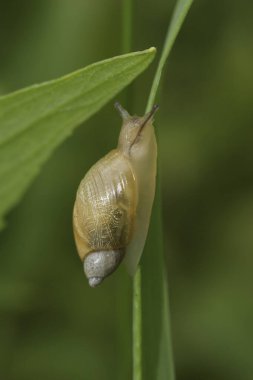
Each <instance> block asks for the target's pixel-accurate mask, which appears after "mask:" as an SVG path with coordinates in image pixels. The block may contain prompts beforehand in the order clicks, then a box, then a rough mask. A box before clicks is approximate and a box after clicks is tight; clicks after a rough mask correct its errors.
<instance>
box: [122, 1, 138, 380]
mask: <svg viewBox="0 0 253 380" xmlns="http://www.w3.org/2000/svg"><path fill="white" fill-rule="evenodd" d="M122 1H123V6H122V45H121V46H122V52H123V53H128V52H130V51H131V47H132V35H133V0H122ZM125 96H126V105H127V107H128V109H130V108H131V103H132V99H133V96H132V88H129V87H128V89H127V91H126V95H125ZM132 302H133V303H132V313H133V315H132V326H133V327H132V334H133V336H132V339H133V342H132V347H133V350H132V355H133V380H142V313H141V306H142V305H141V270H140V267H139V266H138V268H137V271H136V274H135V276H134V279H133V301H132Z"/></svg>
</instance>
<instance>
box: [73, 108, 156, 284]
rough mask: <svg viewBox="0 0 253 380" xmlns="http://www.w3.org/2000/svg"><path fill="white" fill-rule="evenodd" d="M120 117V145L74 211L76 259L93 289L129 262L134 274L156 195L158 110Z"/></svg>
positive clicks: (96, 168)
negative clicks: (155, 121) (120, 265)
mask: <svg viewBox="0 0 253 380" xmlns="http://www.w3.org/2000/svg"><path fill="white" fill-rule="evenodd" d="M115 107H116V108H117V110H118V111H119V113H120V114H121V117H122V119H123V124H122V127H121V131H120V135H119V140H118V146H117V148H116V149H114V150H112V151H111V152H110V153H108V154H107V155H106V156H104V157H103V158H102V159H100V160H99V161H98V162H97V163H96V164H95V165H93V166H92V167H91V169H90V170H89V171H88V173H87V174H86V175H85V177H84V178H83V180H82V181H81V183H80V185H79V187H78V190H77V194H76V201H75V205H74V210H73V228H74V236H75V242H76V247H77V251H78V254H79V256H80V258H81V260H82V261H83V265H84V272H85V275H86V277H87V278H88V281H89V285H90V286H92V287H94V286H96V285H98V284H100V283H101V282H102V281H103V279H104V278H105V277H107V276H108V275H109V274H111V273H112V272H114V271H115V270H116V268H117V267H118V265H119V264H120V262H121V261H122V260H123V258H124V260H125V262H126V265H127V268H128V271H129V272H130V273H131V274H133V273H134V272H135V269H136V267H137V264H138V262H139V260H140V256H141V254H142V251H143V248H144V244H145V240H146V236H147V232H148V227H149V220H150V214H151V209H152V204H153V200H154V194H155V180H156V158H157V148H156V138H155V132H154V128H153V125H152V121H153V115H154V113H155V111H156V110H157V108H158V106H156V105H155V106H154V107H153V108H152V110H151V111H150V112H149V113H147V114H146V115H144V116H143V117H138V116H130V115H129V114H128V112H127V111H126V110H124V109H123V108H122V107H121V105H120V104H119V103H116V104H115Z"/></svg>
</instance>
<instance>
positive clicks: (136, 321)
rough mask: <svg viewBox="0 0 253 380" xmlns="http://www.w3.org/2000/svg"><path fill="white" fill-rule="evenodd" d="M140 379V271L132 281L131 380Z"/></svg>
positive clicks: (138, 269) (138, 270)
mask: <svg viewBox="0 0 253 380" xmlns="http://www.w3.org/2000/svg"><path fill="white" fill-rule="evenodd" d="M141 379H142V311H141V269H140V266H138V268H137V271H136V274H135V276H134V280H133V380H141Z"/></svg>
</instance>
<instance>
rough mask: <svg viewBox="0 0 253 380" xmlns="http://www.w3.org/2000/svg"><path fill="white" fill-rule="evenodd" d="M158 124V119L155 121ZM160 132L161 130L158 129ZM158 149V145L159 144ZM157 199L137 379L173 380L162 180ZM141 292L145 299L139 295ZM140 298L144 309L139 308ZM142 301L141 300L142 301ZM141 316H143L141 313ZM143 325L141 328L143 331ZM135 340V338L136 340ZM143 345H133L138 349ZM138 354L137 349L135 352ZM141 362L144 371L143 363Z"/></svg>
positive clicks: (173, 27)
mask: <svg viewBox="0 0 253 380" xmlns="http://www.w3.org/2000/svg"><path fill="white" fill-rule="evenodd" d="M192 2H193V0H179V1H177V3H176V6H175V10H174V12H173V15H172V20H171V23H170V26H169V29H168V33H167V36H166V39H165V44H164V48H163V52H162V55H161V58H160V61H159V64H158V68H157V71H156V74H155V77H154V81H153V85H152V88H151V91H150V96H149V100H148V104H147V111H148V110H149V109H150V108H151V106H152V105H153V104H154V102H155V98H156V94H157V89H158V86H159V84H160V80H161V75H162V71H163V68H164V65H165V63H166V61H167V58H168V56H169V53H170V51H171V48H172V46H173V44H174V42H175V39H176V37H177V35H178V33H179V31H180V28H181V26H182V24H183V21H184V19H185V17H186V15H187V12H188V10H189V9H190V6H191V4H192ZM156 119H157V120H156V123H157V124H158V122H159V117H157V118H156ZM157 129H158V130H159V128H157ZM158 147H159V144H158ZM157 182H158V186H157V187H158V188H157V191H156V199H155V202H154V207H153V214H152V219H151V225H150V231H149V236H148V239H147V242H146V248H145V251H144V253H143V256H142V261H141V267H140V269H141V272H140V271H139V270H138V271H137V274H136V276H137V280H138V281H137V280H135V281H134V302H133V305H134V306H135V307H134V309H133V311H134V318H133V320H134V323H135V324H139V326H134V327H133V330H134V331H136V332H137V334H136V339H137V340H140V341H141V340H142V356H141V353H140V354H139V360H138V358H135V363H136V368H134V369H135V377H134V378H135V379H138V380H141V379H142V374H143V379H145V380H149V379H150V380H154V379H157V380H174V379H175V373H174V363H173V355H172V339H171V332H170V318H169V315H170V314H169V307H168V284H167V276H166V269H165V266H166V265H165V262H164V256H163V252H164V249H163V234H162V222H161V220H162V218H161V209H162V204H161V196H160V187H159V180H158V181H157ZM140 293H141V295H142V297H140V296H139V294H140ZM140 299H141V302H142V308H141V307H140V306H139V307H136V305H135V304H136V302H138V300H140ZM139 302H140V301H139ZM140 313H141V316H138V314H140ZM141 323H142V329H141ZM134 339H135V338H134ZM140 344H141V343H140V342H138V341H137V342H134V347H139V345H140ZM135 354H136V355H138V350H137V349H135ZM141 360H142V371H141V368H140V367H141V364H140V362H141Z"/></svg>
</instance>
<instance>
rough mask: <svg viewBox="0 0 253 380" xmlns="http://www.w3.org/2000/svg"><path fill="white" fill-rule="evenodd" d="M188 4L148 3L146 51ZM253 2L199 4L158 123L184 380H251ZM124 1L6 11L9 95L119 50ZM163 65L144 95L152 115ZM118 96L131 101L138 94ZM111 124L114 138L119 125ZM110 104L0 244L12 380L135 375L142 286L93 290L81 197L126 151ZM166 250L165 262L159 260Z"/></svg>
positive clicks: (138, 84)
mask: <svg viewBox="0 0 253 380" xmlns="http://www.w3.org/2000/svg"><path fill="white" fill-rule="evenodd" d="M173 5H174V2H168V1H165V0H157V1H155V2H154V1H151V0H148V1H145V2H144V1H137V2H135V9H134V41H133V49H132V50H143V49H145V48H148V47H150V46H157V47H158V53H159V52H160V51H161V47H162V44H163V39H164V36H165V33H166V30H167V25H168V20H169V17H170V15H171V11H172V8H173ZM252 14H253V3H252V2H251V1H249V0H248V1H247V0H245V1H241V2H231V1H228V0H227V1H225V0H221V1H219V2H217V1H216V2H214V1H205V0H204V1H195V3H194V4H193V7H192V9H191V11H190V13H189V15H188V18H187V19H186V23H185V24H184V26H183V29H182V31H181V33H180V35H179V38H178V40H177V42H176V45H175V47H174V49H173V52H172V54H171V57H170V62H169V65H168V67H167V70H166V72H165V75H164V81H163V86H162V88H161V94H160V95H161V96H160V101H159V103H160V111H159V115H157V117H156V128H157V131H158V136H159V164H160V173H161V181H162V195H163V205H164V207H163V217H164V236H165V247H166V250H165V255H166V262H167V266H168V275H169V286H170V305H171V314H172V334H173V345H174V356H175V362H176V371H177V379H178V380H196V379H205V380H209V379H210V380H211V379H212V380H221V379H222V380H226V379H229V380H233V379H236V380H238V379H243V380H251V379H252V378H253V343H252V342H253V328H252V325H253V301H252V300H253V297H252V293H253V281H252V278H253V275H252V274H253V254H252V247H253V173H252V164H253V149H252V145H253V132H252V128H253V105H252V104H253V75H252V67H253V43H252V41H253V24H252ZM120 34H121V2H119V1H118V0H107V1H106V2H102V1H99V0H93V1H92V2H90V1H81V0H73V1H69V0H55V1H50V0H37V1H33V2H32V1H28V0H22V1H14V0H0V94H2V95H3V94H6V93H8V92H11V91H14V90H16V89H19V88H21V87H24V86H28V85H30V84H34V83H39V82H42V81H45V80H49V79H53V78H55V77H59V76H61V75H63V74H66V73H68V72H71V71H73V70H75V69H78V68H81V67H83V66H85V65H87V64H90V63H92V62H95V61H98V60H101V59H104V58H109V57H111V56H114V55H118V54H120V53H121V37H120ZM156 63H157V59H156ZM154 70H155V64H153V65H152V67H151V68H150V69H148V70H147V71H146V72H145V73H144V74H143V75H142V76H141V77H139V78H138V79H137V80H136V81H135V83H134V85H133V87H132V90H131V93H132V99H131V104H132V109H131V110H130V111H131V112H134V113H137V114H142V113H143V111H144V108H145V104H146V101H147V93H148V91H149V88H150V86H151V81H152V76H153V73H154ZM117 99H119V100H121V101H122V103H123V104H124V101H125V95H124V94H121V95H120V96H119V97H118V98H117ZM105 126H106V128H105ZM119 127H120V120H119V117H118V115H117V114H116V112H115V111H114V109H113V103H111V104H108V105H107V106H106V107H105V108H104V109H103V110H101V112H99V114H97V115H96V116H94V117H93V118H92V119H90V120H89V121H88V122H87V123H86V124H85V126H81V127H80V128H78V129H77V130H76V132H75V133H74V134H73V135H72V136H71V137H70V138H69V139H68V140H67V141H66V142H65V143H64V144H63V145H62V146H61V147H60V148H59V149H58V150H57V151H56V152H55V153H54V155H53V156H52V157H51V159H50V160H49V161H48V162H47V163H46V165H44V167H43V170H42V171H41V174H40V175H39V177H37V179H36V180H35V181H34V183H33V184H32V186H31V187H30V189H29V191H28V192H27V193H26V194H25V196H24V197H23V199H22V201H21V202H20V204H19V205H18V206H17V207H16V208H15V209H13V210H12V212H11V213H10V214H9V215H8V218H7V224H8V225H7V228H5V230H4V231H3V232H2V233H1V235H0V379H4V380H32V379H34V378H36V379H37V380H42V379H43V380H45V379H47V380H51V379H52V380H53V379H54V380H57V379H61V380H65V379H66V380H69V379H75V380H79V379H99V380H100V379H101V380H106V379H123V380H126V379H130V378H131V370H132V368H131V279H130V278H128V276H127V275H126V273H125V270H124V268H121V269H120V270H119V271H118V272H117V273H115V274H114V275H113V276H112V277H111V278H109V279H108V280H106V281H105V283H104V284H103V286H101V287H100V288H97V289H89V288H88V285H87V282H86V279H85V277H84V275H83V273H82V265H81V263H80V262H79V259H78V257H77V254H76V251H75V247H74V242H73V237H72V226H71V213H72V205H73V202H74V198H75V192H76V188H77V186H78V183H79V181H80V179H81V178H82V177H83V175H84V174H85V172H86V171H87V169H88V168H89V167H90V166H91V165H92V164H93V163H94V162H95V161H96V160H97V159H98V158H100V157H101V156H102V155H104V154H105V153H107V152H108V151H109V150H110V149H112V148H113V147H114V146H115V144H116V141H117V135H118V131H119ZM154 254H155V252H154Z"/></svg>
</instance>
